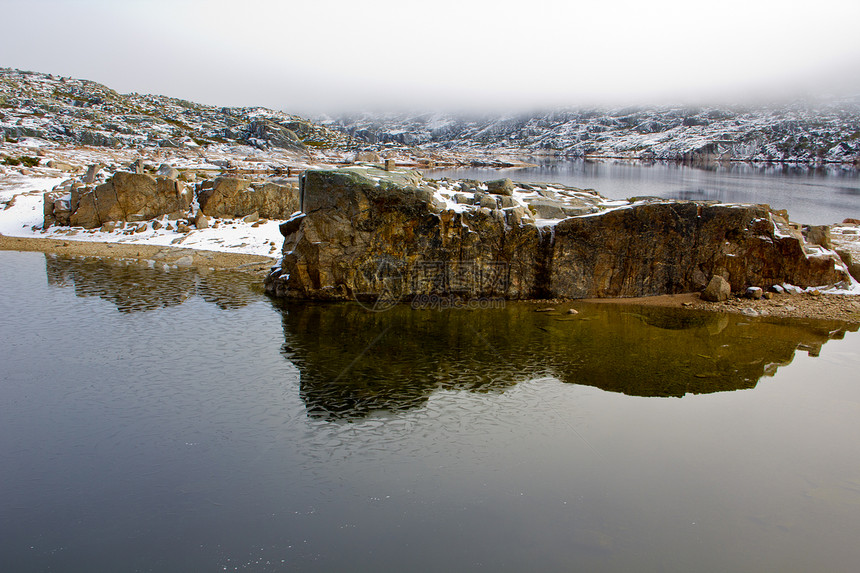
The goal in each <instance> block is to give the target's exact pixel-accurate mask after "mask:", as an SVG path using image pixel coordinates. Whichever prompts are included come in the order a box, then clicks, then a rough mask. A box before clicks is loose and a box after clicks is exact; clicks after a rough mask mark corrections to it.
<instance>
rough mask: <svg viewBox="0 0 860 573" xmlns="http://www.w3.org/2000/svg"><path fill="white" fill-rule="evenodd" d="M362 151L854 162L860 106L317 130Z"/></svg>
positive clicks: (528, 117)
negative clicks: (334, 132)
mask: <svg viewBox="0 0 860 573" xmlns="http://www.w3.org/2000/svg"><path fill="white" fill-rule="evenodd" d="M321 123H323V124H324V125H327V126H329V127H331V128H333V129H338V130H341V131H343V132H344V133H346V134H348V135H350V136H351V137H352V138H354V139H355V140H357V141H359V142H367V143H371V144H376V145H387V146H390V147H397V146H420V147H422V148H424V149H425V150H433V149H439V150H441V149H475V150H496V151H499V152H501V151H504V152H513V151H517V150H519V151H523V152H528V153H533V154H552V155H565V156H571V157H583V156H586V155H588V156H603V157H629V158H636V159H670V160H679V159H680V160H688V161H697V160H713V159H721V160H747V161H797V162H840V163H845V162H847V163H853V162H856V161H857V160H858V158H860V99H856V98H855V99H849V100H840V101H832V102H828V103H825V104H814V105H813V104H807V103H795V104H792V105H787V106H781V107H773V108H766V107H758V108H740V107H738V108H681V107H676V108H623V109H566V110H557V111H550V112H545V113H532V114H520V115H509V116H483V117H474V116H473V117H466V116H456V115H446V114H423V115H421V114H419V115H408V114H400V115H378V114H364V115H356V116H344V117H338V118H325V119H323V120H322V121H321Z"/></svg>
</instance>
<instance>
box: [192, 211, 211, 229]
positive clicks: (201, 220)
mask: <svg viewBox="0 0 860 573" xmlns="http://www.w3.org/2000/svg"><path fill="white" fill-rule="evenodd" d="M194 225H195V226H196V227H197V228H198V229H206V228H208V227H209V217H207V216H206V215H204V214H203V212H202V211H198V212H197V217H196V218H195V219H194Z"/></svg>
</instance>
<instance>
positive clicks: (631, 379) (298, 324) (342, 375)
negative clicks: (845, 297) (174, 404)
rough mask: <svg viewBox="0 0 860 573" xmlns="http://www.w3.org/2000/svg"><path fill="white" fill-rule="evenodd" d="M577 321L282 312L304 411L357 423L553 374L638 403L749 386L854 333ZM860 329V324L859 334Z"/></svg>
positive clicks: (615, 316) (340, 310)
mask: <svg viewBox="0 0 860 573" xmlns="http://www.w3.org/2000/svg"><path fill="white" fill-rule="evenodd" d="M577 307H578V308H579V310H580V313H579V314H577V315H569V314H565V313H562V312H561V311H562V310H566V308H565V309H561V308H560V309H559V310H557V311H553V312H536V308H537V307H535V306H534V305H530V304H509V305H508V306H507V308H504V309H496V310H480V311H467V310H447V311H438V310H437V311H427V310H412V309H411V308H410V307H408V306H399V307H396V308H394V309H391V310H389V311H386V312H380V313H374V312H369V311H366V310H364V309H363V308H361V307H360V306H357V305H353V304H336V305H318V304H308V305H296V304H290V305H287V306H284V307H283V308H282V312H283V328H284V338H285V343H284V346H283V355H284V357H285V358H287V359H288V360H290V361H291V362H292V363H294V364H295V365H296V366H297V367H298V368H299V370H300V372H301V397H302V399H303V400H304V402H305V405H306V408H307V411H308V413H309V415H311V416H313V417H321V418H327V419H353V418H361V417H364V416H367V415H368V414H370V413H371V412H373V411H375V410H388V411H397V410H403V409H407V408H414V407H417V406H420V405H422V404H423V403H424V402H425V401H426V400H427V399H428V398H429V396H430V394H431V393H432V392H434V391H435V390H437V389H460V390H470V391H476V392H497V391H502V390H504V389H505V388H508V387H510V386H512V385H514V384H516V383H517V382H520V381H523V380H527V379H531V378H534V377H539V376H554V377H556V378H558V379H559V380H561V381H563V382H567V383H575V384H585V385H589V386H595V387H598V388H601V389H603V390H607V391H612V392H621V393H624V394H630V395H635V396H663V397H669V396H675V397H680V396H684V395H685V394H700V393H709V392H723V391H729V390H737V389H742V388H752V387H754V386H755V385H756V383H757V382H758V380H759V379H760V378H762V377H763V376H769V375H773V374H774V373H775V372H776V370H777V368H779V367H780V366H784V365H787V364H789V363H790V362H791V361H792V359H793V358H794V354H795V352H796V351H797V350H798V349H802V350H806V351H808V352H809V353H810V354H811V355H817V354H818V351H819V349H820V348H821V345H823V344H824V343H825V342H826V341H827V340H829V339H831V338H835V337H840V338H841V337H842V336H843V335H844V333H845V332H846V330H848V329H849V328H850V327H848V326H847V325H845V324H844V323H840V322H823V321H808V322H803V321H776V320H750V319H747V318H745V317H740V316H735V315H720V314H712V313H697V312H692V311H686V310H685V311H681V310H676V309H664V308H653V307H628V306H614V305H586V304H578V305H577ZM853 330H856V327H853Z"/></svg>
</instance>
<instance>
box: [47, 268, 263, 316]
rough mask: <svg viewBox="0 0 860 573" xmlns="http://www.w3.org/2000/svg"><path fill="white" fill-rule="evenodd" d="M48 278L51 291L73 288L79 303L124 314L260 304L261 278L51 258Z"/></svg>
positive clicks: (230, 273)
mask: <svg viewBox="0 0 860 573" xmlns="http://www.w3.org/2000/svg"><path fill="white" fill-rule="evenodd" d="M45 273H46V275H47V278H48V284H49V285H52V286H57V287H72V288H74V289H75V294H76V295H77V296H80V297H91V296H97V297H99V298H101V299H104V300H106V301H109V302H111V303H112V304H114V305H115V306H116V308H117V310H118V311H119V312H123V313H130V312H143V311H148V310H155V309H158V308H166V307H171V306H176V305H179V304H182V303H183V302H185V301H186V300H188V299H189V298H192V297H194V296H199V297H200V298H202V299H203V300H205V301H206V302H210V303H212V304H214V305H216V306H217V307H219V308H221V309H231V308H240V307H243V306H245V305H248V304H250V303H251V302H254V301H255V300H260V298H261V295H260V292H261V288H260V286H259V284H258V283H259V282H260V280H259V278H258V277H253V276H249V275H245V274H242V273H234V272H230V271H223V270H221V271H208V272H201V271H198V270H197V269H192V268H170V267H167V266H165V265H162V264H148V263H146V262H141V261H111V260H105V259H99V258H95V257H69V256H62V255H52V254H47V255H45Z"/></svg>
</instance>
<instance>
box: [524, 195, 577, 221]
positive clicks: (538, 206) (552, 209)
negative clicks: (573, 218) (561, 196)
mask: <svg viewBox="0 0 860 573" xmlns="http://www.w3.org/2000/svg"><path fill="white" fill-rule="evenodd" d="M526 203H528V205H529V207H530V208H531V210H532V212H533V213H534V214H535V217H537V218H538V219H563V218H564V217H566V216H567V215H566V214H565V212H564V203H562V202H561V201H556V200H555V199H526Z"/></svg>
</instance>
